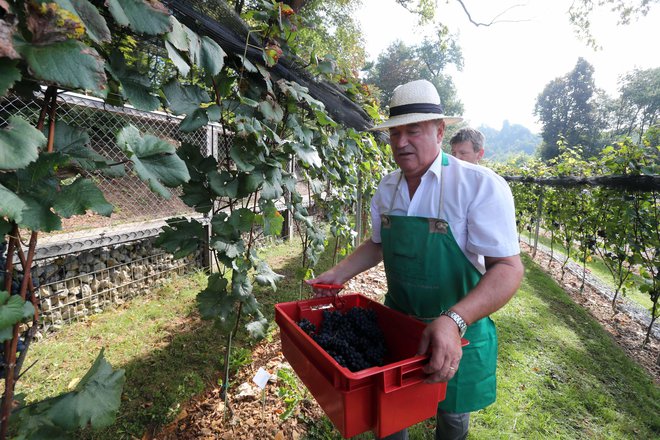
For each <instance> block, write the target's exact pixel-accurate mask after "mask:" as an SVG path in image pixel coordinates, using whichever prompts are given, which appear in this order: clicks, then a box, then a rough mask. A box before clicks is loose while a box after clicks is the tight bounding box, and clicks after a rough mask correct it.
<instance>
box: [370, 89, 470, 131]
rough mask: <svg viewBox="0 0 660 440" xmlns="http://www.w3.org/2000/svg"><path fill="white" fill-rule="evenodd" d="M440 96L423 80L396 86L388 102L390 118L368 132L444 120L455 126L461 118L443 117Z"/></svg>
mask: <svg viewBox="0 0 660 440" xmlns="http://www.w3.org/2000/svg"><path fill="white" fill-rule="evenodd" d="M443 113H444V111H443V109H442V104H441V103H440V95H438V91H437V90H436V88H435V86H434V85H433V84H431V83H430V82H429V81H427V80H425V79H420V80H417V81H411V82H409V83H406V84H403V85H400V86H397V88H396V89H394V93H392V99H391V100H390V117H389V119H388V120H387V121H385V122H383V123H382V124H380V125H377V126H375V127H373V128H370V129H369V130H386V129H388V128H390V127H398V126H400V125H406V124H413V123H415V122H422V121H431V120H433V119H444V121H445V123H446V124H455V123H456V122H460V121H462V120H463V118H460V117H454V116H445V115H444V114H443Z"/></svg>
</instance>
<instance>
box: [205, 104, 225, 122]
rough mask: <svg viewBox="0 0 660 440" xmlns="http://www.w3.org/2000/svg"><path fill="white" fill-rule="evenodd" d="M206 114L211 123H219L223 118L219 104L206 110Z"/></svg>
mask: <svg viewBox="0 0 660 440" xmlns="http://www.w3.org/2000/svg"><path fill="white" fill-rule="evenodd" d="M206 114H207V115H208V117H209V121H212V122H218V121H219V120H220V118H221V117H222V109H221V108H220V106H219V105H218V104H213V105H210V106H209V107H207V108H206Z"/></svg>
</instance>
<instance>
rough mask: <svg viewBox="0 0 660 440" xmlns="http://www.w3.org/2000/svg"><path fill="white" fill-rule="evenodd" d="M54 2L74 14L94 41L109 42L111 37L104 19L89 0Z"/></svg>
mask: <svg viewBox="0 0 660 440" xmlns="http://www.w3.org/2000/svg"><path fill="white" fill-rule="evenodd" d="M55 3H57V4H58V5H60V6H61V7H62V8H63V9H66V10H67V11H69V12H72V13H74V14H76V15H77V16H78V17H79V18H80V20H81V21H82V22H83V24H84V25H85V30H86V31H87V35H89V38H91V39H92V41H94V42H95V43H102V42H109V41H110V40H111V39H112V36H111V35H110V29H108V25H107V24H106V22H105V19H104V18H103V16H102V15H101V14H100V13H99V11H98V9H96V6H94V5H93V4H91V3H90V2H89V0H55Z"/></svg>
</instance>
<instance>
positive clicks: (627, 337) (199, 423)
mask: <svg viewBox="0 0 660 440" xmlns="http://www.w3.org/2000/svg"><path fill="white" fill-rule="evenodd" d="M521 247H522V249H523V251H528V250H529V249H528V247H527V246H526V245H525V244H524V243H523V244H521ZM535 261H536V262H537V263H539V265H541V267H543V268H544V269H545V270H546V272H548V273H549V274H551V275H552V276H553V277H554V278H555V279H556V280H558V281H559V279H560V273H561V270H560V267H559V264H558V263H553V264H549V256H548V255H547V254H544V253H543V252H537V253H536V257H535ZM561 284H562V286H563V287H564V289H565V290H566V291H567V292H568V293H569V295H570V296H571V297H572V298H573V299H574V300H575V302H576V303H578V304H581V305H583V306H584V307H585V308H586V309H587V310H589V312H590V313H591V314H592V315H593V316H594V317H595V318H596V319H597V320H598V321H600V323H601V324H602V325H603V327H604V328H605V329H606V330H607V331H608V332H609V333H610V334H611V335H612V337H613V338H614V340H615V341H616V342H617V343H619V345H620V346H621V347H622V348H623V349H624V350H625V351H626V353H628V355H629V356H630V357H631V358H632V359H634V360H635V361H637V362H638V363H639V364H640V365H641V366H642V367H643V368H644V369H646V370H647V371H648V372H649V374H650V375H651V376H652V377H653V378H654V379H655V381H656V383H659V384H660V365H658V364H657V359H658V353H660V341H659V340H658V339H653V340H652V341H651V343H650V344H647V345H646V346H644V347H642V341H643V339H644V336H645V334H646V329H645V328H644V326H643V325H641V324H639V323H638V322H636V321H635V320H633V319H631V318H629V317H628V316H626V315H625V314H622V313H619V314H616V315H614V316H613V313H612V306H611V304H610V302H609V301H608V300H606V299H605V298H603V296H602V295H600V294H599V293H598V292H596V291H595V290H594V289H593V288H591V287H588V286H587V287H585V289H584V291H583V292H580V284H581V281H580V280H579V279H578V277H577V276H575V275H573V274H571V273H567V274H566V275H565V276H564V279H563V280H562V281H561ZM385 291H386V281H385V274H384V272H383V269H382V265H379V266H376V267H375V268H373V269H371V270H369V271H367V272H364V273H363V274H361V275H360V276H358V277H356V278H355V279H353V280H352V281H350V282H349V283H348V284H347V286H346V290H345V291H344V293H353V292H360V293H363V294H366V295H367V296H369V297H371V298H372V299H375V300H380V299H382V298H383V296H384V295H385ZM259 368H264V369H265V370H266V371H268V372H269V373H270V374H271V381H270V382H269V383H268V384H267V385H266V387H265V400H264V399H263V394H262V392H261V390H260V389H259V388H258V387H257V386H256V385H255V383H254V382H253V381H252V379H253V378H254V377H255V374H256V373H257V371H258V370H259ZM281 368H290V366H289V365H288V363H287V362H286V360H285V359H284V357H283V355H282V352H281V345H280V340H279V336H277V335H276V336H275V337H274V338H273V339H272V340H270V341H262V342H261V343H260V344H259V345H258V346H257V347H256V348H255V350H254V352H253V363H252V365H250V366H248V367H245V368H243V369H242V370H241V371H240V372H239V373H238V375H237V377H236V378H234V387H232V388H231V391H230V393H229V396H228V398H227V402H228V406H225V402H224V400H223V399H222V398H221V396H220V388H219V387H217V388H215V389H212V390H210V391H208V392H206V394H204V395H202V396H200V397H198V398H196V399H193V400H192V401H191V402H190V403H189V404H188V405H187V406H186V408H185V409H183V410H182V411H181V413H180V414H179V416H178V417H177V419H176V420H175V421H174V422H173V423H171V424H170V425H169V426H167V427H166V428H165V429H164V430H163V431H162V432H160V433H158V434H156V435H145V437H144V440H147V439H151V438H154V439H159V440H160V439H162V440H175V439H176V440H192V439H196V440H198V439H208V440H211V439H223V440H229V439H241V440H253V439H254V440H265V439H274V440H298V439H300V438H302V437H303V436H304V434H305V433H306V432H307V431H308V429H309V428H308V426H306V425H305V424H304V423H302V422H301V421H300V420H303V419H307V420H312V421H313V420H316V419H318V418H320V417H321V416H322V415H323V411H322V410H321V408H320V407H319V406H318V405H317V404H316V402H315V401H314V400H313V398H311V397H310V398H309V399H305V400H303V401H302V403H301V404H300V405H298V408H297V411H298V414H299V416H297V417H296V416H294V417H289V418H286V419H284V420H283V419H282V418H281V415H282V414H283V413H284V412H285V410H286V406H285V404H284V402H283V399H282V398H280V397H279V396H278V383H277V371H278V370H279V369H281ZM300 392H301V393H302V392H304V390H300Z"/></svg>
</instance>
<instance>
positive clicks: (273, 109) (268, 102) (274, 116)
mask: <svg viewBox="0 0 660 440" xmlns="http://www.w3.org/2000/svg"><path fill="white" fill-rule="evenodd" d="M259 111H260V112H261V114H262V115H264V117H265V118H266V119H267V120H269V121H272V122H275V123H277V122H281V121H282V118H283V117H284V110H282V107H280V105H279V104H278V103H277V102H276V101H275V100H273V98H272V97H270V96H267V97H266V99H264V100H263V101H260V102H259Z"/></svg>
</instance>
